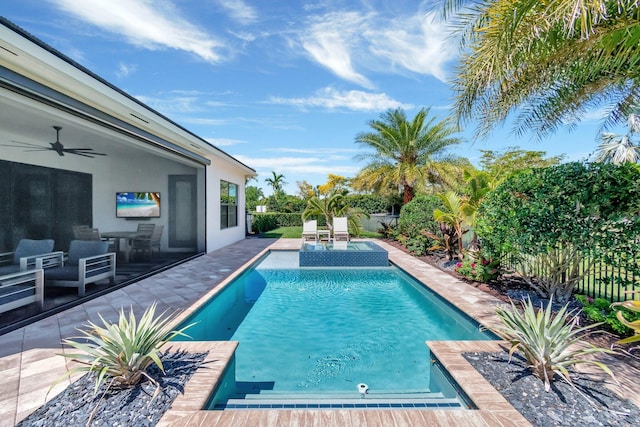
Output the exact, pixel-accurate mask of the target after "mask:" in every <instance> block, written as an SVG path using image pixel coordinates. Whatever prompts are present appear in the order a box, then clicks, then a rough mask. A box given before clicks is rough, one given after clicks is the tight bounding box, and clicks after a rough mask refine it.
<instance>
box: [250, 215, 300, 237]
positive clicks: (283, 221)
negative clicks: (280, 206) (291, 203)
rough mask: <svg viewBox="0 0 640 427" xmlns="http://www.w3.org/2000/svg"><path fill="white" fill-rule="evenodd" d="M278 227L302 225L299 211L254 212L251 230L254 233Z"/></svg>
mask: <svg viewBox="0 0 640 427" xmlns="http://www.w3.org/2000/svg"><path fill="white" fill-rule="evenodd" d="M278 227H302V217H301V216H300V214H299V213H281V212H265V213H254V214H253V220H252V227H251V228H252V230H253V231H254V232H256V233H264V232H265V231H270V230H275V229H276V228H278Z"/></svg>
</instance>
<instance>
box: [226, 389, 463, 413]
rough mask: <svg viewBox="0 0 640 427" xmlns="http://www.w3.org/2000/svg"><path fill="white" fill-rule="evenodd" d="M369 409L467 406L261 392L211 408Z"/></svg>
mask: <svg viewBox="0 0 640 427" xmlns="http://www.w3.org/2000/svg"><path fill="white" fill-rule="evenodd" d="M369 408H371V409H380V408H407V409H408V408H421V409H436V408H437V409H466V406H465V405H464V404H463V403H462V402H461V401H460V400H458V399H456V398H447V397H444V396H443V395H442V393H431V392H424V391H415V392H404V393H397V392H396V393H393V392H387V393H385V392H377V393H374V394H366V395H365V397H364V398H361V397H360V395H354V394H353V393H330V394H322V395H313V394H300V393H291V392H274V391H267V392H265V391H263V392H262V393H258V394H247V395H236V396H235V397H232V398H230V399H229V400H227V401H226V402H225V403H221V404H218V405H216V406H215V407H214V409H217V410H234V409H235V410H239V409H369Z"/></svg>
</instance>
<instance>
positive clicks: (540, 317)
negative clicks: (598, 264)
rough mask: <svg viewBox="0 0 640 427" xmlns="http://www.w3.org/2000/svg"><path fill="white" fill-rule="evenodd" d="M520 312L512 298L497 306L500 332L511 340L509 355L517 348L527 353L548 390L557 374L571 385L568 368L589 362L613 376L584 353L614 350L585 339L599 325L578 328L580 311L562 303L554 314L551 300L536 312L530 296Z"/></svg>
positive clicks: (533, 367)
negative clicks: (570, 308) (509, 303)
mask: <svg viewBox="0 0 640 427" xmlns="http://www.w3.org/2000/svg"><path fill="white" fill-rule="evenodd" d="M522 307H523V311H522V312H521V311H520V310H519V309H518V308H517V307H516V306H515V304H514V303H513V301H511V307H510V308H508V307H498V309H497V310H496V313H497V314H498V316H499V317H500V319H501V320H502V322H503V323H504V325H501V327H499V328H498V331H497V332H498V333H499V334H500V335H501V336H502V337H503V338H504V339H506V340H508V341H509V342H510V343H511V349H510V351H509V356H510V357H511V356H512V355H513V353H514V352H515V351H516V350H520V351H521V352H522V353H524V357H525V359H526V360H527V364H528V365H529V367H530V368H531V370H532V371H533V374H534V375H535V376H536V377H538V378H539V379H541V380H542V381H543V382H544V389H545V391H549V390H550V389H551V382H552V381H553V379H554V374H558V375H560V376H561V377H562V378H564V379H565V380H566V381H567V382H568V383H569V384H572V382H571V377H570V375H569V371H568V368H569V367H571V366H573V365H578V364H582V363H588V364H592V365H595V366H598V367H599V368H600V369H602V370H603V371H604V372H606V373H607V374H609V375H610V376H611V378H613V379H614V381H615V377H614V375H613V372H611V370H610V369H609V368H608V367H607V366H606V365H605V364H604V363H602V362H599V361H597V360H591V359H589V358H586V357H585V356H587V355H589V354H593V353H601V352H602V353H615V352H614V351H612V350H610V349H606V348H600V347H595V346H593V345H591V344H590V343H587V342H585V341H584V338H585V337H586V336H587V335H588V334H589V330H590V329H592V328H594V327H596V326H598V325H599V324H598V323H596V324H592V325H588V326H583V327H577V328H576V326H577V325H578V314H577V313H576V314H574V312H575V311H570V312H569V311H567V305H565V306H563V307H562V308H561V309H560V310H559V311H558V312H557V314H556V315H555V316H552V300H549V304H548V305H547V308H546V309H545V308H543V307H542V305H541V307H540V310H538V311H537V312H536V310H535V309H534V307H533V304H532V303H531V299H529V298H527V301H524V300H523V301H522Z"/></svg>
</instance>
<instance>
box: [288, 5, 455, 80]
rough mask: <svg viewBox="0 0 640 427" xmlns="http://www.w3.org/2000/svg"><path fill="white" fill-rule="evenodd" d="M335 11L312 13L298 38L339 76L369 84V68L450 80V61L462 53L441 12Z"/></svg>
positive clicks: (302, 44)
mask: <svg viewBox="0 0 640 427" xmlns="http://www.w3.org/2000/svg"><path fill="white" fill-rule="evenodd" d="M394 16H395V17H394V18H389V17H388V16H383V15H382V14H379V13H376V12H369V13H361V12H354V11H338V12H330V13H326V14H323V15H314V16H311V17H310V18H309V21H308V22H307V23H306V28H305V29H304V30H301V31H300V34H299V36H298V40H299V43H300V45H301V46H302V47H303V49H304V50H305V51H306V53H307V54H308V55H309V56H310V57H311V59H313V60H314V61H316V62H318V63H319V64H320V65H322V66H324V67H326V68H328V69H329V70H331V71H332V72H333V73H334V74H335V75H337V76H338V77H340V78H342V79H345V80H347V81H350V82H353V83H356V84H358V85H360V86H362V87H365V88H372V87H373V84H372V83H371V81H370V80H369V78H367V76H366V75H365V74H364V72H365V71H367V70H370V71H376V72H384V73H407V72H410V73H415V74H421V75H432V76H434V77H435V78H437V79H439V80H441V81H445V71H444V68H445V64H446V63H447V62H448V61H451V60H453V59H454V57H455V55H456V47H457V45H456V44H455V43H451V42H450V41H448V40H447V37H448V32H447V29H446V26H445V25H444V23H442V22H440V21H439V20H437V19H436V14H434V13H425V12H423V11H420V10H418V11H417V12H416V13H415V14H412V15H402V16H397V15H394Z"/></svg>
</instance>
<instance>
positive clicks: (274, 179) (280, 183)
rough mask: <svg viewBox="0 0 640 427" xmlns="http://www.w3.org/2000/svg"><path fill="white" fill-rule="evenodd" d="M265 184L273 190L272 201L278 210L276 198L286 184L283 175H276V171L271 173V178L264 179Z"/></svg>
mask: <svg viewBox="0 0 640 427" xmlns="http://www.w3.org/2000/svg"><path fill="white" fill-rule="evenodd" d="M264 181H265V182H266V183H267V184H269V185H270V186H271V188H272V189H273V200H274V202H275V205H276V209H277V208H278V197H279V196H280V194H281V193H282V187H284V185H285V184H286V182H285V180H284V175H283V174H281V173H276V171H271V177H270V178H265V180H264Z"/></svg>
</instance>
